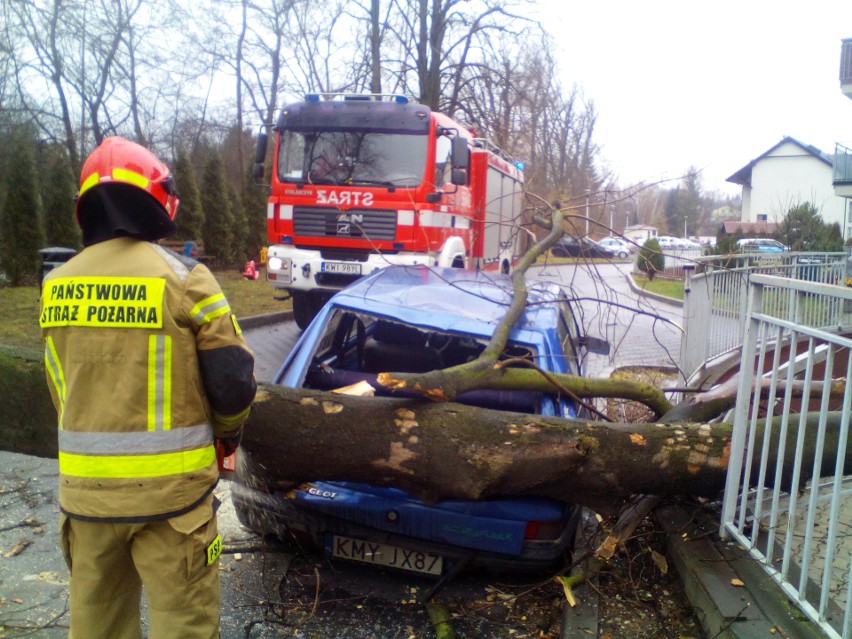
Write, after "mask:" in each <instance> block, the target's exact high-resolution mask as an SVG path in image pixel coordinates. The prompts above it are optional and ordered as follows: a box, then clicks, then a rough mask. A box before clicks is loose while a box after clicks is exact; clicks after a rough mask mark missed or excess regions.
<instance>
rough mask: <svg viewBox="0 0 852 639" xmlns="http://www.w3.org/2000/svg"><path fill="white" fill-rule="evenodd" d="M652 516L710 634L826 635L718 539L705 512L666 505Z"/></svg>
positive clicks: (752, 638) (739, 638) (739, 637)
mask: <svg viewBox="0 0 852 639" xmlns="http://www.w3.org/2000/svg"><path fill="white" fill-rule="evenodd" d="M655 516H656V519H657V522H658V523H659V524H660V526H661V528H662V529H663V530H664V532H665V533H666V545H667V550H668V554H669V557H670V558H671V559H672V562H673V563H674V564H675V565H674V568H675V570H677V572H678V574H679V575H680V578H681V581H682V582H683V586H684V592H685V593H686V596H687V598H688V599H689V602H690V604H691V605H692V608H693V610H695V613H696V615H697V616H698V620H699V622H700V623H701V626H702V628H703V629H704V632H705V633H706V635H707V636H708V637H713V638H714V639H758V638H760V639H766V638H767V637H791V638H792V637H795V638H796V639H825V634H823V632H822V631H821V630H820V629H819V628H818V627H817V626H816V625H815V624H814V623H813V622H811V621H810V620H808V619H806V618H805V617H804V615H803V614H802V613H801V612H800V611H799V610H798V609H797V608H796V607H795V606H794V605H793V603H792V602H791V601H790V600H789V599H787V597H786V596H784V594H783V593H781V592H780V591H779V589H778V586H777V585H776V584H775V583H774V582H773V580H772V578H771V577H770V576H769V575H768V574H767V573H766V572H765V571H764V570H763V569H762V568H761V567H760V566H758V565H757V564H756V563H755V562H754V560H753V559H752V558H751V557H750V556H749V555H748V554H747V553H746V551H745V550H744V549H742V548H741V547H740V546H739V545H738V544H736V543H733V542H726V541H724V540H722V539H720V538H719V535H718V523H717V522H715V521H713V520H712V518H711V517H709V515H707V514H706V513H703V512H691V511H687V510H686V509H685V508H683V507H681V506H678V505H675V504H666V505H663V506H660V507H659V508H658V509H657V510H656V511H655ZM739 584H742V585H739Z"/></svg>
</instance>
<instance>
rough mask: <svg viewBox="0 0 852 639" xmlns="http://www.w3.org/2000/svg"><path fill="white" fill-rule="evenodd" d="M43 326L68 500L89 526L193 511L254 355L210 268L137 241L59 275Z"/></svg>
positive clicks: (49, 284) (113, 244)
mask: <svg viewBox="0 0 852 639" xmlns="http://www.w3.org/2000/svg"><path fill="white" fill-rule="evenodd" d="M39 323H40V325H41V327H42V334H43V335H44V338H45V368H46V372H47V378H48V385H49V387H50V391H51V395H52V396H53V402H54V405H55V406H56V410H57V413H58V416H59V474H60V478H59V504H60V508H61V509H62V511H63V512H64V513H65V514H66V515H68V516H70V517H75V518H79V519H89V520H107V521H140V520H145V519H160V518H166V517H171V516H174V515H176V514H179V513H182V512H185V511H188V510H190V509H191V508H193V507H194V506H195V505H197V504H198V503H199V502H200V501H201V500H202V499H204V497H205V496H207V495H208V494H209V493H210V491H212V490H213V487H214V486H215V485H216V481H217V480H218V477H219V473H218V467H217V464H216V455H215V451H214V445H213V438H214V437H217V438H227V437H231V436H234V435H236V434H237V433H238V432H239V430H240V428H241V427H242V424H243V422H244V421H245V419H246V417H247V416H248V409H249V406H250V405H251V401H252V399H253V398H254V393H255V389H256V384H255V380H254V374H253V371H254V359H253V357H252V355H251V352H250V351H249V350H248V348H247V347H246V344H245V340H244V339H243V337H242V335H241V332H240V328H239V325H238V324H237V321H236V318H235V317H234V315H233V313H232V312H231V309H230V307H229V306H228V302H227V300H226V299H225V296H224V295H223V294H222V291H221V289H220V288H219V285H218V283H217V282H216V280H215V278H214V277H213V275H212V274H211V273H210V271H209V270H208V269H207V267H205V266H204V265H202V264H199V263H198V262H195V261H193V260H190V259H189V258H185V257H181V256H178V255H177V254H175V253H172V252H171V251H167V250H166V249H164V248H162V247H161V246H159V245H156V244H152V243H149V242H144V241H141V240H137V239H134V238H129V237H121V238H116V239H111V240H107V241H104V242H100V243H97V244H93V245H91V246H89V247H87V248H86V249H84V250H83V251H82V252H81V253H80V254H79V255H77V256H76V257H74V258H73V259H71V260H70V261H69V262H67V263H66V264H64V265H63V266H61V267H59V268H57V269H54V270H53V271H51V272H50V273H49V274H48V275H47V277H46V278H45V281H44V284H43V286H42V296H41V308H40V315H39Z"/></svg>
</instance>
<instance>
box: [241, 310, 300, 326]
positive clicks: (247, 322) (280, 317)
mask: <svg viewBox="0 0 852 639" xmlns="http://www.w3.org/2000/svg"><path fill="white" fill-rule="evenodd" d="M237 319H238V320H239V322H240V326H242V327H243V328H247V329H252V328H260V327H261V326H269V325H270V324H275V323H277V322H286V321H287V320H290V319H293V311H280V312H278V313H264V314H263V315H249V316H248V317H239V318H237Z"/></svg>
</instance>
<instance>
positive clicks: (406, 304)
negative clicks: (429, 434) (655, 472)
mask: <svg viewBox="0 0 852 639" xmlns="http://www.w3.org/2000/svg"><path fill="white" fill-rule="evenodd" d="M512 295H513V294H512V284H511V279H510V278H509V277H508V276H505V275H500V274H496V273H488V272H484V271H464V270H461V269H451V268H445V269H444V268H429V267H425V266H423V267H404V266H390V267H387V268H385V269H382V270H380V271H377V272H375V273H373V274H372V275H369V276H367V277H365V278H362V279H361V280H358V281H357V282H355V283H353V284H351V285H350V286H349V287H348V288H346V289H344V290H343V291H341V292H339V293H337V294H336V295H334V296H333V297H332V298H331V299H330V300H329V302H328V303H327V304H326V305H325V306H324V307H323V308H322V309H321V310H320V311H319V312H318V314H317V316H316V318H315V319H314V320H313V321H312V322H311V324H310V325H309V326H308V327H307V328H306V329H305V331H304V333H303V334H302V336H301V337H300V339H299V340H298V341H297V342H296V344H295V346H294V347H293V349H292V351H291V352H290V354H289V355H288V356H287V358H286V360H285V361H284V364H283V366H282V368H281V370H280V371H279V373H278V374H277V376H276V379H275V380H274V381H275V383H277V384H281V385H282V386H286V387H291V388H313V389H319V390H334V389H338V388H341V387H344V386H348V385H350V384H353V383H356V382H362V381H366V382H367V383H369V384H370V385H371V386H373V387H374V388H375V389H376V395H377V396H389V397H410V396H411V395H410V394H406V393H404V392H399V391H391V390H389V389H386V388H384V387H382V386H381V385H379V384H378V383H377V382H376V376H377V374H378V373H380V372H410V373H417V372H425V371H430V370H435V369H440V368H445V367H449V366H455V365H457V364H461V363H464V362H467V361H470V360H471V359H473V358H475V357H477V356H478V355H479V354H480V353H481V352H482V350H483V349H484V348H485V345H486V343H487V342H488V341H489V339H490V338H491V334H492V332H493V331H494V328H495V326H496V324H497V323H498V322H499V320H500V319H501V318H502V317H503V315H504V313H505V311H506V308H507V306H508V304H509V303H510V302H511V299H512ZM529 295H530V299H529V302H530V303H529V305H528V307H527V309H526V311H525V312H524V313H523V315H522V316H521V318H520V319H519V320H518V322H517V323H516V325H515V326H514V328H513V329H512V331H511V333H510V335H509V343H508V347H507V349H506V351H505V357H506V358H510V357H523V358H528V359H529V360H530V361H531V362H534V363H535V364H536V366H539V367H540V368H542V369H544V370H546V371H550V372H554V373H571V374H574V375H581V374H582V372H583V367H582V361H583V357H584V354H585V350H586V349H588V350H596V351H597V352H606V351H607V350H608V346H607V345H606V344H605V343H602V342H601V340H596V339H593V338H588V337H584V336H582V335H581V333H580V330H579V325H578V324H577V322H576V320H575V318H574V315H573V312H572V307H571V305H570V302H569V301H568V299H567V297H566V296H565V294H564V292H563V291H562V290H561V289H560V288H559V287H558V286H555V285H553V284H547V283H536V284H531V285H530V290H529ZM424 401H425V400H424ZM456 401H458V402H459V403H464V404H469V405H473V406H480V407H485V408H491V409H497V410H507V411H513V412H524V413H534V414H543V415H556V416H563V417H573V416H577V415H578V412H579V411H578V407H577V405H575V404H574V403H573V402H572V401H570V400H568V399H567V398H566V397H565V396H564V395H558V394H556V393H554V394H549V393H541V392H535V391H524V390H517V391H515V390H502V391H493V390H476V391H470V392H467V393H463V394H461V395H459V396H458V398H457V400H456ZM283 419H286V415H283V416H282V420H283ZM247 454H248V453H246V452H238V453H237V456H238V463H237V481H236V482H233V484H232V499H233V503H234V507H235V509H236V513H237V516H238V518H239V520H240V521H241V522H242V523H243V524H244V525H246V526H247V527H248V528H250V529H252V530H254V531H256V532H258V533H260V534H275V535H277V536H279V537H281V538H283V539H293V540H296V541H300V542H306V543H307V544H308V545H311V546H314V547H317V548H320V549H324V552H325V554H326V555H327V556H329V557H331V558H336V559H339V560H348V561H355V562H361V563H366V564H374V565H377V566H383V567H390V568H394V569H399V570H405V571H411V572H418V573H422V574H426V575H432V576H438V575H442V574H446V573H447V571H450V570H453V569H454V567H456V566H457V565H458V564H459V562H463V563H468V562H469V563H470V564H472V565H474V566H480V567H485V568H489V569H493V570H498V571H503V570H516V571H534V570H542V569H550V568H553V567H555V566H558V565H561V564H562V562H563V561H564V560H565V559H566V554H567V553H568V552H569V551H570V550H571V548H572V545H573V540H574V535H575V531H576V527H577V521H578V517H579V508H578V507H577V506H575V505H572V504H566V503H564V502H561V501H557V500H553V499H546V498H532V497H507V498H500V499H488V500H481V501H463V500H446V501H440V502H437V503H425V502H422V501H420V500H419V499H417V498H415V497H413V496H412V495H410V494H408V493H406V492H404V491H402V490H398V489H395V488H382V487H378V486H373V485H369V484H364V483H355V482H345V481H322V478H317V481H313V482H311V483H308V484H305V485H302V486H300V487H298V488H296V489H293V490H289V491H287V492H284V491H281V492H264V491H262V490H260V489H258V488H257V487H256V486H257V483H258V482H256V481H253V477H252V476H251V471H250V470H249V469H250V468H251V467H252V466H253V465H252V463H251V460H250V459H248V458H247V457H243V458H242V460H241V459H240V456H241V455H242V456H245V455H247Z"/></svg>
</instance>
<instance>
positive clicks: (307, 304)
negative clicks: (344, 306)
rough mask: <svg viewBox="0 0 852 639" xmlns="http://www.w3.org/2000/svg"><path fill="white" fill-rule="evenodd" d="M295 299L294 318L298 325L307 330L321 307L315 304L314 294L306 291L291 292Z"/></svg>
mask: <svg viewBox="0 0 852 639" xmlns="http://www.w3.org/2000/svg"><path fill="white" fill-rule="evenodd" d="M290 297H291V298H292V299H293V319H295V320H296V326H298V327H299V328H300V329H302V330H305V329H306V328H307V327H308V324H310V323H311V320H312V319H314V315H316V314H317V311H318V310H319V307H317V306H315V304H314V300H313V296H312V295H311V294H310V293H305V292H304V291H293V292H292V293H291V294H290Z"/></svg>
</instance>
